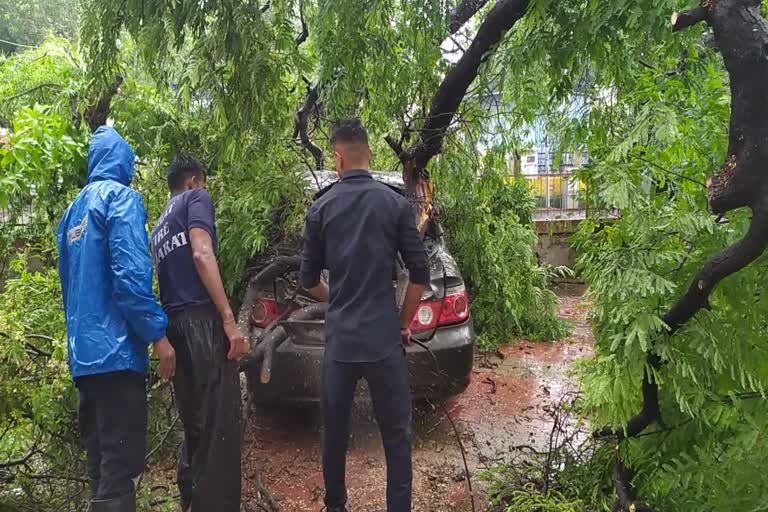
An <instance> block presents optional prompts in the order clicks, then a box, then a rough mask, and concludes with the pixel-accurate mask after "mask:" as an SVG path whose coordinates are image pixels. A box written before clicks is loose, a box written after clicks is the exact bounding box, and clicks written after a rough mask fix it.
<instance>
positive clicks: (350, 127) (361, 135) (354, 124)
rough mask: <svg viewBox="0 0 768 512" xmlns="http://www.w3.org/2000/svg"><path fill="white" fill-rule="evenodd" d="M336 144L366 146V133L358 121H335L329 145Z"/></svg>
mask: <svg viewBox="0 0 768 512" xmlns="http://www.w3.org/2000/svg"><path fill="white" fill-rule="evenodd" d="M337 143H342V144H343V143H346V144H365V145H367V144H368V131H367V130H366V129H365V126H363V123H362V122H361V121H360V119H357V118H355V119H344V120H341V121H337V122H336V124H334V125H333V131H331V145H334V144H337Z"/></svg>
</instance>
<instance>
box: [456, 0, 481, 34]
mask: <svg viewBox="0 0 768 512" xmlns="http://www.w3.org/2000/svg"><path fill="white" fill-rule="evenodd" d="M487 3H488V0H464V1H463V2H461V3H460V4H459V5H457V6H456V7H455V8H454V9H453V11H451V16H450V19H449V21H448V35H449V36H452V35H454V34H455V33H456V32H458V31H459V30H461V27H463V26H464V25H465V24H466V23H467V22H468V21H469V20H470V19H471V18H472V16H474V15H475V14H477V11H479V10H480V9H482V8H483V7H484V6H485V4H487Z"/></svg>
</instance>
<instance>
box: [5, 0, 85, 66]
mask: <svg viewBox="0 0 768 512" xmlns="http://www.w3.org/2000/svg"><path fill="white" fill-rule="evenodd" d="M79 22H80V2H79V0H0V39H3V41H0V53H13V52H15V51H18V50H20V49H24V48H26V47H28V46H35V45H37V44H39V43H40V42H42V40H43V39H44V38H45V36H46V35H47V34H49V33H54V34H56V35H58V36H64V37H69V38H72V37H74V36H75V34H76V33H77V30H78V24H79Z"/></svg>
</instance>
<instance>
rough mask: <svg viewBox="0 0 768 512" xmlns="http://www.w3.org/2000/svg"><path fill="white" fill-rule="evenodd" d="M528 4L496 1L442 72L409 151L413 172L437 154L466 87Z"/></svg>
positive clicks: (518, 0)
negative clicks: (461, 52) (452, 63)
mask: <svg viewBox="0 0 768 512" xmlns="http://www.w3.org/2000/svg"><path fill="white" fill-rule="evenodd" d="M528 3H529V1H528V0H500V1H499V2H497V3H496V5H494V7H493V9H491V12H489V13H488V16H487V17H486V18H485V19H484V20H483V22H482V24H481V25H480V28H479V29H478V31H477V34H476V35H475V38H474V39H473V40H472V43H471V44H470V45H469V48H467V51H466V52H465V53H464V55H462V57H461V59H459V61H458V62H457V63H456V65H455V66H453V68H452V69H451V70H450V71H448V73H447V74H446V75H445V78H444V79H443V81H442V83H441V84H440V86H439V87H438V89H437V92H436V93H435V95H434V97H433V98H432V104H431V107H430V110H429V114H428V115H427V120H426V121H425V123H424V125H423V126H422V127H421V130H420V131H419V142H418V143H417V144H416V146H415V147H414V148H413V149H412V150H411V151H410V152H409V153H410V154H411V157H412V158H411V160H413V169H414V171H416V172H421V171H423V170H424V169H425V168H426V166H427V163H428V162H429V161H430V159H432V158H433V157H434V156H435V155H437V154H438V153H440V150H441V148H442V144H443V138H444V137H445V132H446V130H447V129H448V127H449V126H450V124H451V121H452V120H453V116H454V115H455V113H456V111H457V110H458V108H459V105H460V104H461V101H462V100H463V99H464V95H465V94H466V92H467V89H468V88H469V86H470V85H471V84H472V82H473V81H474V79H475V78H476V77H477V74H478V72H479V69H480V65H481V64H482V62H483V60H484V58H485V57H486V56H487V55H488V52H490V51H491V50H493V48H494V47H495V46H496V45H497V44H498V43H499V42H500V41H501V38H502V37H503V36H504V34H506V33H507V31H508V30H509V29H510V28H512V27H513V26H514V25H515V23H517V21H518V20H520V19H521V18H522V17H523V15H524V14H525V12H526V10H527V8H528Z"/></svg>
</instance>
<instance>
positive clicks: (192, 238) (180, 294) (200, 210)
mask: <svg viewBox="0 0 768 512" xmlns="http://www.w3.org/2000/svg"><path fill="white" fill-rule="evenodd" d="M168 186H169V188H170V191H171V198H170V200H169V201H168V204H167V205H166V207H165V210H163V213H162V214H161V215H160V218H159V219H158V220H157V223H156V224H155V228H154V229H153V230H152V258H153V260H154V263H155V267H156V268H157V276H158V280H159V282H160V302H162V304H163V309H164V310H165V312H166V314H167V315H168V339H169V340H170V342H171V344H172V345H173V347H174V348H175V349H176V359H177V363H176V365H177V366H176V375H175V377H174V380H173V385H174V389H175V391H176V404H177V406H178V409H179V415H180V417H181V420H182V423H183V425H184V444H183V445H182V450H181V454H180V456H179V466H178V485H179V491H180V493H181V505H182V510H183V511H184V512H189V511H192V512H203V511H209V510H216V511H220V512H239V510H240V380H239V374H238V367H237V361H236V360H237V359H238V358H239V357H240V356H242V355H243V354H244V353H245V352H246V351H247V346H246V342H245V339H244V337H243V335H242V333H241V332H240V331H239V330H238V328H237V325H236V323H235V316H234V314H233V313H232V309H231V308H230V305H229V300H228V299H227V296H226V294H225V292H224V285H223V284H222V281H221V275H220V273H219V267H218V263H217V262H216V255H215V252H216V246H217V244H218V239H217V237H216V227H215V224H214V209H213V202H212V201H211V196H210V195H209V194H208V191H207V190H206V189H205V171H204V170H203V168H202V166H201V165H200V163H199V162H198V161H197V160H195V159H194V158H191V157H188V156H177V157H176V158H175V159H174V161H173V162H172V163H171V166H170V167H169V169H168Z"/></svg>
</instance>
